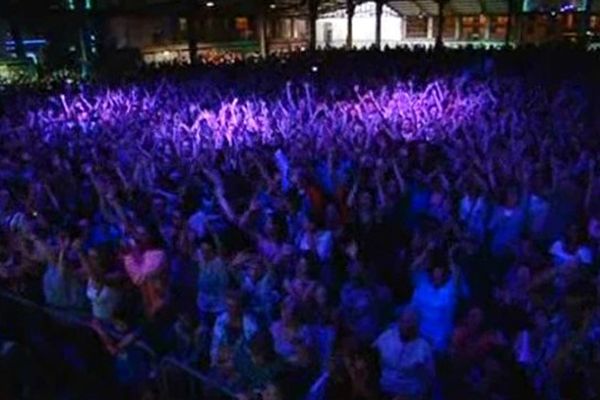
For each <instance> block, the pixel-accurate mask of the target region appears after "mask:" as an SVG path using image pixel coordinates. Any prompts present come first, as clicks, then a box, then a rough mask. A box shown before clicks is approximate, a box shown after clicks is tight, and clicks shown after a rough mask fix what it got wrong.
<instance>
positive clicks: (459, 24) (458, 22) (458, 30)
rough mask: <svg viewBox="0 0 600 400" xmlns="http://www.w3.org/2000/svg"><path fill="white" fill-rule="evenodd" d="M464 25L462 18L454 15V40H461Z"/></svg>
mask: <svg viewBox="0 0 600 400" xmlns="http://www.w3.org/2000/svg"><path fill="white" fill-rule="evenodd" d="M461 27H462V20H461V18H460V16H458V15H457V16H455V17H454V40H460V33H461Z"/></svg>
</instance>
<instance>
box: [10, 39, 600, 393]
mask: <svg viewBox="0 0 600 400" xmlns="http://www.w3.org/2000/svg"><path fill="white" fill-rule="evenodd" d="M599 70H600V56H599V54H597V53H593V52H585V51H583V50H579V49H568V48H561V49H543V48H542V49H516V50H487V51H485V50H472V49H464V50H446V51H442V52H430V51H427V50H419V49H413V50H394V51H386V52H372V51H354V52H342V51H327V52H320V53H315V54H298V55H293V56H289V57H286V58H279V59H273V60H268V61H265V62H262V63H256V62H252V63H243V62H240V63H237V64H232V65H222V66H204V67H199V69H184V68H179V69H171V70H169V71H168V72H165V71H164V70H163V71H155V72H146V73H145V74H143V75H141V76H139V77H138V78H137V79H135V80H133V81H131V80H130V81H128V82H123V83H120V84H114V83H112V84H100V83H96V84H93V85H85V84H81V85H66V86H65V87H64V89H63V90H61V91H59V92H53V93H41V92H35V91H31V90H28V91H26V92H19V91H15V92H14V93H12V94H11V97H10V100H9V101H6V102H5V104H4V115H3V116H1V117H0V165H1V166H0V222H1V233H0V282H1V283H2V287H3V288H4V290H10V291H12V292H14V293H18V294H19V295H21V296H24V297H27V298H29V299H33V300H35V301H38V302H40V303H41V304H45V305H47V306H48V307H52V308H56V309H60V310H63V311H67V312H71V313H76V314H77V315H87V316H89V321H90V322H89V325H90V327H91V328H92V329H94V330H95V331H96V332H97V334H98V337H99V339H100V340H101V341H102V343H103V344H104V346H105V347H106V351H107V352H109V353H110V354H111V355H114V356H115V371H116V372H115V380H116V381H118V382H119V383H120V384H122V385H123V388H124V390H127V391H128V393H130V394H131V396H134V394H136V393H137V394H139V391H140V388H139V387H137V385H136V379H135V375H136V374H135V370H136V369H135V368H134V366H133V365H131V358H130V359H128V358H127V357H121V356H122V355H126V354H127V352H128V349H129V346H130V345H131V343H133V342H134V341H137V340H140V339H142V340H144V341H145V342H146V343H147V344H148V345H149V346H151V347H152V348H153V349H154V350H155V351H156V352H157V353H158V354H163V355H166V354H169V355H171V356H174V357H177V358H178V359H179V360H181V361H182V362H185V363H186V364H188V365H189V366H191V367H193V368H197V369H198V370H201V371H204V372H205V373H206V374H207V375H208V376H210V378H211V379H212V380H213V381H214V382H216V383H217V386H221V387H223V388H227V391H228V392H229V393H233V394H235V396H236V397H237V398H238V399H254V398H263V399H282V400H288V399H308V400H321V399H323V400H324V399H355V400H357V399H369V400H375V399H393V400H405V399H411V400H413V399H414V400H424V399H506V400H508V399H534V398H539V399H544V400H558V399H565V400H574V399H596V398H599V397H600V379H598V378H599V377H600V302H599V300H600V276H598V271H599V267H600V264H599V263H600V254H599V252H600V173H599V171H598V170H599V165H600V157H599V156H600V152H599V150H600V76H599V74H597V71H599ZM5 99H8V98H7V97H5ZM25 317H26V316H24V318H25ZM114 331H117V332H119V333H120V335H119V336H118V338H117V339H115V336H114V335H112V334H109V332H114ZM128 362H129V363H128ZM213 389H214V388H213V387H207V389H206V391H207V392H206V393H204V396H205V397H203V398H208V399H213V398H219V396H222V393H221V392H219V391H215V392H214V393H213V392H211V390H213Z"/></svg>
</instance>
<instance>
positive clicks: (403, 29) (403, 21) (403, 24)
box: [400, 15, 406, 40]
mask: <svg viewBox="0 0 600 400" xmlns="http://www.w3.org/2000/svg"><path fill="white" fill-rule="evenodd" d="M400 40H406V16H404V15H403V16H402V18H401V19H400Z"/></svg>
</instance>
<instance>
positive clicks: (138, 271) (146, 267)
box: [123, 250, 166, 285]
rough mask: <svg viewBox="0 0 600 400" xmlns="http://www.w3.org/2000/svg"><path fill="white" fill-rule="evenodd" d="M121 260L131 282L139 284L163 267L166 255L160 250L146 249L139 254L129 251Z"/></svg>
mask: <svg viewBox="0 0 600 400" xmlns="http://www.w3.org/2000/svg"><path fill="white" fill-rule="evenodd" d="M123 261H124V263H125V270H126V271H127V274H128V275H129V277H130V278H131V280H132V281H133V283H134V284H136V285H140V284H141V283H143V282H144V281H145V280H146V279H148V278H149V277H150V276H152V275H155V274H156V273H158V272H160V271H161V270H162V269H163V268H164V266H165V261H166V255H165V252H164V251H162V250H148V251H145V252H143V253H142V254H140V255H136V254H134V253H129V254H127V255H125V257H124V260H123Z"/></svg>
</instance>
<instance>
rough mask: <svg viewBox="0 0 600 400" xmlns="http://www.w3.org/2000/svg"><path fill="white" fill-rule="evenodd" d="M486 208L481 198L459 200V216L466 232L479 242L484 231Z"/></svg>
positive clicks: (482, 237)
mask: <svg viewBox="0 0 600 400" xmlns="http://www.w3.org/2000/svg"><path fill="white" fill-rule="evenodd" d="M487 214H488V207H487V204H486V202H485V199H484V198H483V196H478V197H471V196H468V195H467V196H464V197H463V198H462V199H461V200H460V206H459V215H460V219H461V221H462V222H463V223H464V224H465V225H466V228H467V230H468V232H469V233H470V234H471V235H473V236H474V237H476V238H477V239H479V240H483V239H484V236H485V229H486V219H487Z"/></svg>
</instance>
